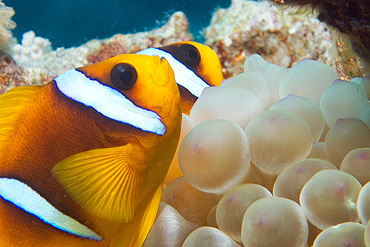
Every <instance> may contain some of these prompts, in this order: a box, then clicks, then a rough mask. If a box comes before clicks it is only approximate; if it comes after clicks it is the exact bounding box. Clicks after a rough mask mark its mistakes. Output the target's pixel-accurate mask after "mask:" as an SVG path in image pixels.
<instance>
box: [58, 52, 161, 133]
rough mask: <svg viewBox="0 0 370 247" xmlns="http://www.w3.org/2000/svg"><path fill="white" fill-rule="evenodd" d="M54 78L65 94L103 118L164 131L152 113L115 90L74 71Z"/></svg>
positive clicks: (155, 115) (141, 127)
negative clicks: (92, 109)
mask: <svg viewBox="0 0 370 247" xmlns="http://www.w3.org/2000/svg"><path fill="white" fill-rule="evenodd" d="M158 61H159V59H158ZM54 81H55V82H56V86H57V88H58V89H59V91H60V92H61V93H63V94H64V95H65V96H67V97H69V98H71V99H73V100H74V101H77V102H79V103H82V104H84V105H85V106H88V107H92V108H94V109H95V110H96V111H97V112H99V113H101V114H102V115H103V116H105V117H107V118H110V119H112V120H115V121H118V122H122V123H124V124H129V125H131V126H133V127H135V128H138V129H141V130H143V131H145V132H150V133H155V134H157V135H163V134H164V133H165V132H166V127H165V125H164V124H163V123H162V121H161V117H160V116H159V115H158V114H157V113H156V112H154V111H151V110H148V109H145V108H141V107H139V106H137V105H135V104H134V103H133V102H132V101H131V100H130V99H128V98H127V97H126V96H125V95H123V94H122V93H121V92H120V91H118V90H117V89H114V88H111V87H109V86H107V85H104V84H102V83H100V82H99V81H98V80H95V79H90V78H89V77H87V76H86V75H85V74H84V73H82V72H80V71H78V70H75V69H72V70H70V71H67V72H66V73H64V74H62V75H60V76H58V77H56V78H55V79H54Z"/></svg>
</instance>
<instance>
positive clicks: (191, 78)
mask: <svg viewBox="0 0 370 247" xmlns="http://www.w3.org/2000/svg"><path fill="white" fill-rule="evenodd" d="M136 54H143V55H150V56H159V57H160V58H165V59H166V60H167V61H168V63H169V64H170V66H171V67H172V69H173V72H174V74H175V80H176V83H177V84H179V85H181V86H183V87H184V88H186V89H187V90H188V91H189V92H190V93H191V94H192V95H194V96H195V97H197V98H199V96H200V94H201V93H202V91H203V89H204V88H206V87H209V85H208V84H207V83H206V82H205V81H204V80H203V79H201V78H200V77H199V76H198V75H197V74H195V73H194V71H192V70H191V69H189V68H188V67H186V66H185V65H184V64H182V63H181V62H180V61H178V60H177V59H176V58H174V57H173V56H172V54H171V53H169V52H166V51H163V50H161V49H158V48H148V49H145V50H142V51H139V52H137V53H136Z"/></svg>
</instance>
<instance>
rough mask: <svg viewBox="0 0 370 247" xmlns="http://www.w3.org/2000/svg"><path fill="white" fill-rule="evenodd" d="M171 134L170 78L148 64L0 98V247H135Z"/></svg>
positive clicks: (157, 64)
mask: <svg viewBox="0 0 370 247" xmlns="http://www.w3.org/2000/svg"><path fill="white" fill-rule="evenodd" d="M127 71H128V72H127ZM102 95H103V96H102ZM180 125H181V106H180V97H179V93H178V89H177V86H176V82H175V79H174V74H173V71H172V69H171V67H170V66H169V64H168V62H167V61H166V60H165V59H159V57H156V56H153V57H151V56H144V55H135V54H132V55H120V56H116V57H114V58H111V59H108V60H105V61H102V62H100V63H97V64H93V65H88V66H85V67H82V68H79V69H76V70H71V71H69V72H67V73H65V74H63V75H61V76H59V77H57V78H55V79H54V80H53V81H51V82H50V83H48V84H47V85H45V86H28V87H20V88H16V89H13V90H11V91H10V92H8V93H6V94H4V95H1V96H0V236H1V237H0V246H4V247H5V246H15V247H18V246H69V247H72V246H79V247H80V246H89V247H94V246H141V244H142V243H143V241H144V240H145V237H146V235H147V233H148V232H149V230H150V227H151V225H152V224H153V222H154V218H155V215H156V212H157V209H158V205H159V201H160V197H161V192H162V182H163V179H164V177H165V175H166V172H167V169H168V166H169V164H170V162H171V160H172V157H173V154H174V152H175V149H176V145H177V142H178V137H179V133H180V128H181V126H180Z"/></svg>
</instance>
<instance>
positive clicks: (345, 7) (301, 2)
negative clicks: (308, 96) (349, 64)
mask: <svg viewBox="0 0 370 247" xmlns="http://www.w3.org/2000/svg"><path fill="white" fill-rule="evenodd" d="M272 1H274V2H276V3H278V4H282V5H288V6H304V7H311V8H312V9H314V10H316V11H317V12H318V19H319V20H320V21H322V22H325V23H326V24H327V25H329V26H330V27H333V28H335V29H337V30H338V31H339V32H341V33H342V34H345V36H342V37H340V38H341V39H344V40H347V42H348V46H347V49H353V51H354V52H356V53H357V54H358V55H359V57H360V58H361V62H362V64H363V66H364V71H365V72H367V73H368V72H370V1H368V0H336V1H332V0H272Z"/></svg>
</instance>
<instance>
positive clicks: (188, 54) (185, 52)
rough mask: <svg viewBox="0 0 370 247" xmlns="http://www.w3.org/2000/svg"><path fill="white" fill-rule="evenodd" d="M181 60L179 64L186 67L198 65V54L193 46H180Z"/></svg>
mask: <svg viewBox="0 0 370 247" xmlns="http://www.w3.org/2000/svg"><path fill="white" fill-rule="evenodd" d="M181 58H182V59H181V60H182V61H181V62H183V63H184V64H185V65H186V66H187V67H194V66H197V65H198V64H199V63H200V53H199V51H198V49H197V48H196V47H195V46H193V45H189V44H184V45H182V46H181Z"/></svg>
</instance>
